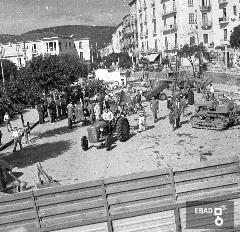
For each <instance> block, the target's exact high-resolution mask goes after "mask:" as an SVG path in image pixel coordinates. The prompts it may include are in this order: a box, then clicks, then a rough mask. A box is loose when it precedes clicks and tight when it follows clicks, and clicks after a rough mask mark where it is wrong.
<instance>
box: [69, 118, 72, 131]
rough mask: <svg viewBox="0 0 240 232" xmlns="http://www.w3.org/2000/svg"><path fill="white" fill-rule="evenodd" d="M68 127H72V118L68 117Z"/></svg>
mask: <svg viewBox="0 0 240 232" xmlns="http://www.w3.org/2000/svg"><path fill="white" fill-rule="evenodd" d="M68 128H69V129H72V119H71V118H69V119H68Z"/></svg>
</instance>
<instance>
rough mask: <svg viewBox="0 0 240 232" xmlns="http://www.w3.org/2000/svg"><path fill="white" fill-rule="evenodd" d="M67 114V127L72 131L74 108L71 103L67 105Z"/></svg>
mask: <svg viewBox="0 0 240 232" xmlns="http://www.w3.org/2000/svg"><path fill="white" fill-rule="evenodd" d="M67 112H68V127H69V128H70V129H72V123H73V121H74V106H73V104H72V102H71V101H70V102H69V104H68V105H67Z"/></svg>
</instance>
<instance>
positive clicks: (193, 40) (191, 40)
mask: <svg viewBox="0 0 240 232" xmlns="http://www.w3.org/2000/svg"><path fill="white" fill-rule="evenodd" d="M194 44H195V36H192V37H190V46H192V45H194Z"/></svg>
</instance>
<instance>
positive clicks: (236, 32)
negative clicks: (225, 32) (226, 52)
mask: <svg viewBox="0 0 240 232" xmlns="http://www.w3.org/2000/svg"><path fill="white" fill-rule="evenodd" d="M230 46H231V47H232V48H234V49H239V48H240V25H238V26H237V27H234V28H233V32H232V34H231V36H230Z"/></svg>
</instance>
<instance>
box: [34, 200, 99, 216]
mask: <svg viewBox="0 0 240 232" xmlns="http://www.w3.org/2000/svg"><path fill="white" fill-rule="evenodd" d="M103 205H104V200H103V199H98V200H92V201H86V202H82V203H75V204H69V205H66V206H60V207H58V206H56V207H52V208H48V209H42V210H39V215H40V217H47V216H52V215H57V214H64V213H69V212H76V211H81V210H85V209H93V208H98V207H101V206H103Z"/></svg>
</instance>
